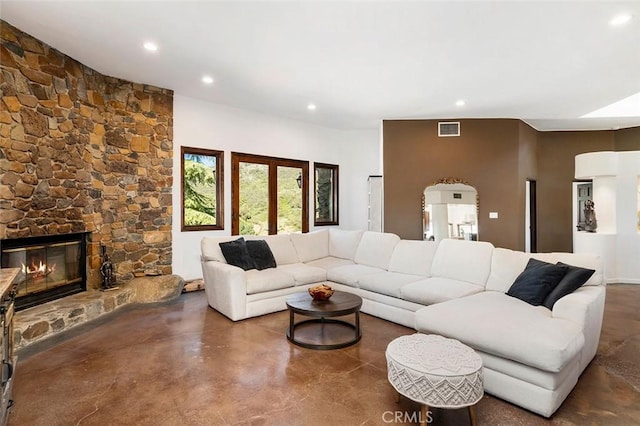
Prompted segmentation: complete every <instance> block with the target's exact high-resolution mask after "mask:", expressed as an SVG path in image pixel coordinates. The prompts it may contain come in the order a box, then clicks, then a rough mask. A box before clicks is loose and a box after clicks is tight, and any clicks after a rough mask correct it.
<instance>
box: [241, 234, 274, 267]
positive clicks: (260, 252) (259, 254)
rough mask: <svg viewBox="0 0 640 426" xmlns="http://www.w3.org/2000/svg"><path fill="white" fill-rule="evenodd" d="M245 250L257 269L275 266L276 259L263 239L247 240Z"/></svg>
mask: <svg viewBox="0 0 640 426" xmlns="http://www.w3.org/2000/svg"><path fill="white" fill-rule="evenodd" d="M247 250H248V251H249V255H250V256H251V258H252V259H253V261H254V263H255V265H256V269H257V270H259V271H262V270H263V269H268V268H275V267H276V259H275V258H274V257H273V253H272V252H271V248H270V247H269V244H268V243H267V242H266V241H265V240H248V241H247Z"/></svg>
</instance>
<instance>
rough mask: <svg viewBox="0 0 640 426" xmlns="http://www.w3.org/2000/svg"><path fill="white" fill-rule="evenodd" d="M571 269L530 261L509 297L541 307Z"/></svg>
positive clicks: (514, 284) (539, 261)
mask: <svg viewBox="0 0 640 426" xmlns="http://www.w3.org/2000/svg"><path fill="white" fill-rule="evenodd" d="M568 269H569V268H568V267H567V266H562V265H554V264H553V263H547V262H543V261H541V260H538V259H533V258H532V259H529V262H528V263H527V266H526V268H525V269H524V271H522V272H521V273H520V275H518V277H517V278H516V280H515V281H514V282H513V285H512V286H511V287H510V288H509V291H508V292H507V295H509V296H511V297H515V298H517V299H520V300H522V301H524V302H527V303H529V304H531V305H533V306H540V305H542V302H544V299H545V298H546V297H547V296H548V295H549V293H551V290H553V289H554V288H555V287H556V286H557V285H558V283H559V282H560V280H561V279H562V278H564V276H565V275H566V273H567V270H568Z"/></svg>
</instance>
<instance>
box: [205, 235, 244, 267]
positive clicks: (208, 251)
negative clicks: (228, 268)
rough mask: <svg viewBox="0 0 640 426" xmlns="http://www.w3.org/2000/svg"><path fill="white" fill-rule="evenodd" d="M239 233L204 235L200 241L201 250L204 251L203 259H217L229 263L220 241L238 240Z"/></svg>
mask: <svg viewBox="0 0 640 426" xmlns="http://www.w3.org/2000/svg"><path fill="white" fill-rule="evenodd" d="M237 239H238V236H237V235H226V236H222V237H204V238H203V239H202V240H201V241H200V252H201V253H202V260H207V261H208V260H215V261H216V262H222V263H227V261H226V259H225V258H224V255H223V254H222V249H221V248H220V243H224V242H227V241H233V240H237Z"/></svg>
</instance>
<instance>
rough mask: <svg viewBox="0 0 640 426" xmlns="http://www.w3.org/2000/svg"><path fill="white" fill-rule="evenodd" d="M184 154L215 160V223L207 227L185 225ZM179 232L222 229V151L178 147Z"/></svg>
mask: <svg viewBox="0 0 640 426" xmlns="http://www.w3.org/2000/svg"><path fill="white" fill-rule="evenodd" d="M185 154H192V155H204V156H208V157H215V158H216V171H215V172H216V182H215V193H216V223H215V224H207V225H187V224H185V216H184V215H185V207H184V202H185V194H184V181H185V179H184V172H185V167H184V157H185ZM180 179H181V180H180V200H181V205H180V210H181V213H180V221H181V223H180V230H181V231H182V232H189V231H218V230H223V229H224V151H219V150H214V149H206V148H195V147H189V146H181V147H180Z"/></svg>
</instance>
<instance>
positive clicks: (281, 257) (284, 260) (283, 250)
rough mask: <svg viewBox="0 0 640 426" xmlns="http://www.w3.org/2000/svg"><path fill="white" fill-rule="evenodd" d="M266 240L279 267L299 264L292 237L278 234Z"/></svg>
mask: <svg viewBox="0 0 640 426" xmlns="http://www.w3.org/2000/svg"><path fill="white" fill-rule="evenodd" d="M261 238H264V240H265V241H266V242H267V244H269V247H270V248H271V252H272V253H273V257H274V258H275V259H276V263H277V264H278V266H280V265H288V264H290V263H298V262H299V260H298V253H296V248H295V247H294V246H293V243H292V242H291V235H289V234H278V235H267V236H265V237H261Z"/></svg>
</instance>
